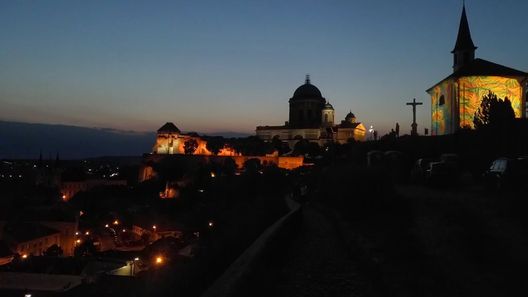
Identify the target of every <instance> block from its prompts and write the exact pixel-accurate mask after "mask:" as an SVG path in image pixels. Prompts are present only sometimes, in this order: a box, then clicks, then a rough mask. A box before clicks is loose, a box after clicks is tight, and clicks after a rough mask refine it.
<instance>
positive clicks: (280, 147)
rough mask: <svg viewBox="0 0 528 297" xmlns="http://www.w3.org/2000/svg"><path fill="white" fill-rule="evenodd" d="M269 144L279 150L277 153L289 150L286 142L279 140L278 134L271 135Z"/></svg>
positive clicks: (282, 153)
mask: <svg viewBox="0 0 528 297" xmlns="http://www.w3.org/2000/svg"><path fill="white" fill-rule="evenodd" d="M271 145H272V146H273V148H274V149H275V150H276V151H278V152H279V155H284V154H285V153H287V152H289V151H290V150H291V149H290V146H289V145H288V143H287V142H283V141H282V140H280V138H279V136H275V137H273V139H272V140H271Z"/></svg>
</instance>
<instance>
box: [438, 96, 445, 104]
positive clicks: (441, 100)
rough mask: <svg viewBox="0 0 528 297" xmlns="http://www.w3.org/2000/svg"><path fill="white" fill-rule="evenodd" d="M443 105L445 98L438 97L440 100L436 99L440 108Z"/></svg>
mask: <svg viewBox="0 0 528 297" xmlns="http://www.w3.org/2000/svg"><path fill="white" fill-rule="evenodd" d="M444 104H445V97H444V95H442V96H440V99H438V105H440V106H442V105H444Z"/></svg>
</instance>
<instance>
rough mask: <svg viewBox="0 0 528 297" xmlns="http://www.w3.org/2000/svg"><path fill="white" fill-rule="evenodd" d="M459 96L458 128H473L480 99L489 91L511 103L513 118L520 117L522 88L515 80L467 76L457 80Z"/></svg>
mask: <svg viewBox="0 0 528 297" xmlns="http://www.w3.org/2000/svg"><path fill="white" fill-rule="evenodd" d="M458 85H459V94H460V95H459V96H460V127H471V128H473V127H474V126H473V117H474V115H475V112H476V111H477V108H478V107H479V106H480V103H481V101H482V97H483V96H485V95H487V94H488V93H489V91H491V92H493V93H494V94H495V95H497V97H498V98H501V99H504V98H505V97H508V99H509V100H510V101H511V103H512V108H513V111H514V112H515V117H517V118H520V117H521V115H522V87H521V85H520V83H519V81H518V80H517V79H514V78H507V77H499V76H468V77H462V78H460V79H459V80H458Z"/></svg>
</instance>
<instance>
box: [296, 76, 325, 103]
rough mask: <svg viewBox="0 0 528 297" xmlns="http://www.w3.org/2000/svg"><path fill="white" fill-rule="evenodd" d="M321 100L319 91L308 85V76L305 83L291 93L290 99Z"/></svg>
mask: <svg viewBox="0 0 528 297" xmlns="http://www.w3.org/2000/svg"><path fill="white" fill-rule="evenodd" d="M304 98H323V96H322V95H321V91H319V89H318V88H317V87H316V86H314V85H312V84H311V83H310V76H309V75H306V82H305V83H304V85H302V86H300V87H298V88H297V90H295V92H294V93H293V97H292V99H304Z"/></svg>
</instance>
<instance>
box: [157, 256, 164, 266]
mask: <svg viewBox="0 0 528 297" xmlns="http://www.w3.org/2000/svg"><path fill="white" fill-rule="evenodd" d="M156 264H158V265H161V264H163V257H162V256H157V257H156Z"/></svg>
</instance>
